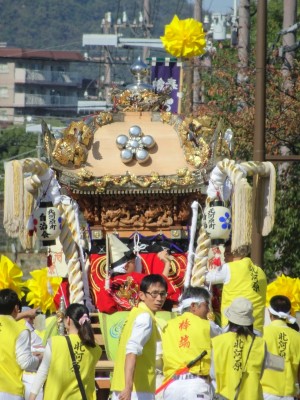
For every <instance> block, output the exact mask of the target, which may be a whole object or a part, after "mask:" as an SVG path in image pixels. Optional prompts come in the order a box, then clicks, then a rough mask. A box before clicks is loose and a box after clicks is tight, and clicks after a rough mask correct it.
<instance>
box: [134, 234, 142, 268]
mask: <svg viewBox="0 0 300 400" xmlns="http://www.w3.org/2000/svg"><path fill="white" fill-rule="evenodd" d="M140 250H141V248H140V236H139V234H138V232H135V234H134V235H133V251H134V254H135V255H136V259H135V272H142V260H141V256H140Z"/></svg>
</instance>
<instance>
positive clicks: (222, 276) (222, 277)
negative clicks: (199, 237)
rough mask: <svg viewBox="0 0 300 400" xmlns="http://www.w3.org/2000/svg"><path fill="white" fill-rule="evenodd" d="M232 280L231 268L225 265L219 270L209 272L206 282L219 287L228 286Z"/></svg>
mask: <svg viewBox="0 0 300 400" xmlns="http://www.w3.org/2000/svg"><path fill="white" fill-rule="evenodd" d="M230 278H231V276H230V268H229V265H228V264H227V263H225V264H223V265H222V266H221V267H219V268H216V269H212V270H210V271H208V273H207V274H206V276H205V280H206V282H207V283H211V284H212V285H217V284H218V283H224V284H226V283H228V282H229V281H230Z"/></svg>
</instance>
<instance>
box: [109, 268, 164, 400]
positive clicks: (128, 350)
mask: <svg viewBox="0 0 300 400" xmlns="http://www.w3.org/2000/svg"><path fill="white" fill-rule="evenodd" d="M166 297H167V282H166V281H165V279H164V278H163V277H162V275H159V274H150V275H147V276H145V277H144V278H143V279H142V281H141V284H140V291H139V299H140V302H139V304H138V307H134V308H133V309H132V310H131V311H130V313H129V315H128V318H127V320H126V322H125V324H124V326H123V330H122V333H121V336H120V341H119V347H118V351H117V356H116V361H115V368H114V372H113V378H112V382H111V391H112V400H154V399H155V361H156V360H155V359H156V342H157V341H158V340H159V334H158V330H157V326H156V322H155V313H156V312H157V311H160V310H161V308H162V306H163V304H164V302H165V299H166Z"/></svg>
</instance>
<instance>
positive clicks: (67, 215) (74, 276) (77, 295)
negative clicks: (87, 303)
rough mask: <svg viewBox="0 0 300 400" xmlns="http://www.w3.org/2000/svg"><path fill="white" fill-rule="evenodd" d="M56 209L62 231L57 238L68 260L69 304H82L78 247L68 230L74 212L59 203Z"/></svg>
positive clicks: (73, 218)
mask: <svg viewBox="0 0 300 400" xmlns="http://www.w3.org/2000/svg"><path fill="white" fill-rule="evenodd" d="M58 209H59V211H60V212H61V215H62V221H63V222H62V230H61V233H60V236H59V239H60V242H61V244H62V246H63V252H64V254H65V257H66V260H68V280H69V285H70V303H81V304H83V300H84V292H83V280H82V271H81V267H80V259H79V254H78V250H77V248H78V246H77V245H76V243H75V241H74V240H73V237H72V234H70V233H71V230H70V228H69V226H70V221H72V220H73V221H75V216H74V215H72V213H74V210H73V208H72V207H70V205H65V204H63V203H60V204H59V205H58Z"/></svg>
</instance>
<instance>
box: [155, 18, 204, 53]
mask: <svg viewBox="0 0 300 400" xmlns="http://www.w3.org/2000/svg"><path fill="white" fill-rule="evenodd" d="M161 41H162V42H163V45H164V47H165V50H166V51H167V52H168V53H170V54H171V55H172V56H174V57H196V56H200V55H202V54H204V53H205V46H206V40H205V33H204V31H203V26H202V24H201V22H199V21H196V20H195V19H193V18H187V19H183V20H180V19H179V18H178V17H177V15H175V16H174V18H173V20H172V21H171V23H170V24H169V25H166V26H165V35H164V36H161Z"/></svg>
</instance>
